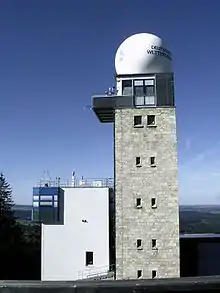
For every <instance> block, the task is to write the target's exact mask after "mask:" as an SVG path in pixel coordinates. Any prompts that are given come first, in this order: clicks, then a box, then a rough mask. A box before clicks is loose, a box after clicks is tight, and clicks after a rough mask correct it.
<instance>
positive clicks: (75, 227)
mask: <svg viewBox="0 0 220 293" xmlns="http://www.w3.org/2000/svg"><path fill="white" fill-rule="evenodd" d="M64 191H65V194H64V225H59V226H58V225H56V226H52V225H42V260H41V279H42V280H43V281H46V280H67V281H68V280H70V281H71V280H76V279H78V276H79V272H80V271H81V272H82V271H83V272H85V270H88V269H89V270H91V269H93V268H94V271H95V270H97V271H98V270H99V268H102V269H107V266H109V189H108V188H94V187H93V188H86V187H84V188H74V187H73V188H64ZM82 220H87V222H88V223H83V222H82ZM86 251H93V253H94V266H92V267H91V266H90V267H86V262H85V258H86ZM80 275H81V273H80ZM79 277H80V276H79Z"/></svg>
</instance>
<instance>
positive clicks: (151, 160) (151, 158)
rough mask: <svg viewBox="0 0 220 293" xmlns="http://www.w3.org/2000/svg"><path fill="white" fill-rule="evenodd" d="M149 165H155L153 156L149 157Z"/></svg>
mask: <svg viewBox="0 0 220 293" xmlns="http://www.w3.org/2000/svg"><path fill="white" fill-rule="evenodd" d="M150 165H151V167H156V160H155V157H150Z"/></svg>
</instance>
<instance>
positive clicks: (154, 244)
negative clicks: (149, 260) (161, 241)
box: [152, 239, 157, 249]
mask: <svg viewBox="0 0 220 293" xmlns="http://www.w3.org/2000/svg"><path fill="white" fill-rule="evenodd" d="M152 249H157V240H156V239H152Z"/></svg>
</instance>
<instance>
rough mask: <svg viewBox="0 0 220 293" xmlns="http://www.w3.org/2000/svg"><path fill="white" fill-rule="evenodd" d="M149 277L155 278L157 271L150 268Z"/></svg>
mask: <svg viewBox="0 0 220 293" xmlns="http://www.w3.org/2000/svg"><path fill="white" fill-rule="evenodd" d="M151 277H152V279H155V278H156V277H157V271H156V270H152V272H151Z"/></svg>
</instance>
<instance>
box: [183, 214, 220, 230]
mask: <svg viewBox="0 0 220 293" xmlns="http://www.w3.org/2000/svg"><path fill="white" fill-rule="evenodd" d="M180 233H193V234H196V233H215V234H220V209H219V211H218V212H217V211H215V212H213V211H212V210H210V211H208V210H206V211H201V210H199V211H196V210H195V211H181V212H180Z"/></svg>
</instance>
